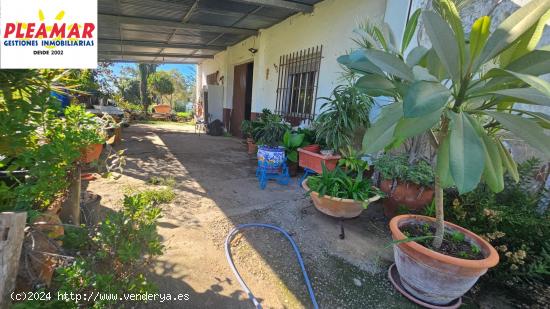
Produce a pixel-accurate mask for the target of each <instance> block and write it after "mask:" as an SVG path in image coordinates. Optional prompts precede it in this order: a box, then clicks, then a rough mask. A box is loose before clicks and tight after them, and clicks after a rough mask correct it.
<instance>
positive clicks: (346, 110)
mask: <svg viewBox="0 0 550 309" xmlns="http://www.w3.org/2000/svg"><path fill="white" fill-rule="evenodd" d="M321 99H323V100H325V101H326V102H325V103H323V104H322V105H321V110H322V112H321V114H320V115H319V117H317V119H316V120H315V123H314V128H315V132H316V137H317V140H319V141H323V142H324V144H325V145H326V149H321V151H320V154H319V152H313V151H309V150H306V149H301V150H300V166H302V167H304V168H308V169H310V170H313V171H315V172H317V173H321V172H322V168H321V163H322V162H323V163H324V164H325V165H326V167H327V169H328V170H332V169H334V168H335V167H336V165H337V164H338V160H339V159H340V158H341V156H340V155H338V154H337V152H339V151H340V150H341V149H342V148H344V147H346V146H348V145H350V146H352V147H354V148H356V149H360V148H361V147H360V137H361V136H362V134H363V133H364V132H365V129H366V128H367V127H368V126H369V113H370V109H371V107H372V105H373V101H372V99H371V98H370V97H368V96H367V95H366V94H365V93H364V91H363V90H361V89H360V88H357V87H355V86H353V85H351V86H348V85H340V86H338V87H336V88H335V89H334V90H333V92H332V95H331V97H328V98H321Z"/></svg>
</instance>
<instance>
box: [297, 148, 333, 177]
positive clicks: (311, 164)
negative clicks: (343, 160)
mask: <svg viewBox="0 0 550 309" xmlns="http://www.w3.org/2000/svg"><path fill="white" fill-rule="evenodd" d="M310 146H311V145H310ZM306 147H307V146H306ZM338 160H340V156H339V155H332V156H323V155H322V154H320V153H317V152H312V151H309V150H306V149H305V148H298V165H299V166H301V167H303V168H308V169H310V170H312V171H315V172H316V173H317V174H322V173H323V164H322V163H323V162H324V163H325V166H326V167H327V169H328V170H329V171H331V170H333V169H335V168H336V165H338Z"/></svg>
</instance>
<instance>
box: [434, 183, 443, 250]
mask: <svg viewBox="0 0 550 309" xmlns="http://www.w3.org/2000/svg"><path fill="white" fill-rule="evenodd" d="M434 191H435V238H434V240H433V243H432V246H433V247H434V248H435V249H439V248H440V247H441V244H442V243H443V235H444V233H445V218H444V211H443V188H441V185H440V184H439V176H435V184H434Z"/></svg>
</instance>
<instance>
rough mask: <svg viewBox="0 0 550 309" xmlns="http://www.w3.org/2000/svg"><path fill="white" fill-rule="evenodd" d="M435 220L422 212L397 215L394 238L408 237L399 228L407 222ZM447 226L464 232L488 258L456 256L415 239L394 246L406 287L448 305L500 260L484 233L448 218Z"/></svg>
mask: <svg viewBox="0 0 550 309" xmlns="http://www.w3.org/2000/svg"><path fill="white" fill-rule="evenodd" d="M434 221H435V219H434V218H430V217H426V216H419V215H401V216H397V217H394V218H393V219H392V220H391V221H390V229H391V233H392V237H393V239H394V240H403V239H405V238H407V237H406V236H405V235H404V234H403V233H402V232H401V229H400V228H401V227H403V226H405V225H406V224H411V223H423V222H434ZM445 226H446V229H448V230H451V231H457V232H460V233H463V234H464V235H465V236H466V237H465V238H466V240H467V241H469V242H471V243H472V244H475V245H477V246H478V247H479V248H480V249H481V252H482V253H483V256H484V257H485V258H484V259H482V260H467V259H460V258H455V257H451V256H448V255H445V254H442V253H439V252H435V251H433V250H430V249H428V248H426V247H424V246H422V245H420V244H419V243H417V242H414V241H409V242H401V243H398V244H395V245H394V246H393V253H394V259H395V265H396V266H397V270H398V272H399V276H400V279H401V283H402V284H403V286H404V287H405V289H406V290H407V291H408V292H409V293H411V294H412V295H414V296H415V297H417V298H419V299H421V300H423V301H425V302H428V303H430V304H434V305H446V304H449V303H450V302H452V301H453V300H455V299H457V298H459V297H461V296H462V295H464V294H465V293H466V292H468V290H469V289H470V288H471V287H472V286H473V285H474V284H475V283H476V282H477V280H478V279H479V277H481V276H482V275H483V274H485V273H486V272H487V269H489V268H490V267H493V266H495V265H497V264H498V260H499V256H498V253H497V251H496V250H495V249H494V248H493V246H491V245H490V244H489V243H488V242H487V241H485V240H484V239H482V238H481V237H479V236H477V235H476V234H474V233H473V232H471V231H469V230H467V229H465V228H462V227H460V226H458V225H455V224H452V223H449V222H445Z"/></svg>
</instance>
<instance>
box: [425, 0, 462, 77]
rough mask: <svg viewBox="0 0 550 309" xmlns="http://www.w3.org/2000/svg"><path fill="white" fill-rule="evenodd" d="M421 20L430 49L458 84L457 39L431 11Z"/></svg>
mask: <svg viewBox="0 0 550 309" xmlns="http://www.w3.org/2000/svg"><path fill="white" fill-rule="evenodd" d="M422 18H423V20H424V23H425V28H426V32H427V33H428V36H429V37H430V41H431V42H432V48H433V49H434V50H435V52H436V53H437V56H438V57H439V60H440V61H441V64H442V65H443V66H444V67H445V70H446V71H447V72H448V73H449V75H450V76H451V78H452V79H453V81H455V82H459V81H460V79H461V76H460V54H459V47H458V45H457V39H456V37H455V34H454V33H453V30H452V29H451V27H450V26H449V25H448V24H447V23H446V22H445V20H443V18H441V16H439V15H438V14H436V13H434V12H431V11H424V12H423V13H422Z"/></svg>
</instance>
